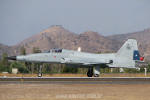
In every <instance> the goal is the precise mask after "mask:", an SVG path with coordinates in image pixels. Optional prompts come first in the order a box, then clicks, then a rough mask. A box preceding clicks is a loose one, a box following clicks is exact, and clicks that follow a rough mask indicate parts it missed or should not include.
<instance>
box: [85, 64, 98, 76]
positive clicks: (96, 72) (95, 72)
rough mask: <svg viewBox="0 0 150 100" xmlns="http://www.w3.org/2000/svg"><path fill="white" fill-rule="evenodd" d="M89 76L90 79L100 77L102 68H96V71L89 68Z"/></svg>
mask: <svg viewBox="0 0 150 100" xmlns="http://www.w3.org/2000/svg"><path fill="white" fill-rule="evenodd" d="M87 76H88V77H92V76H94V77H99V76H100V67H99V66H96V67H95V68H94V69H93V67H90V68H88V72H87Z"/></svg>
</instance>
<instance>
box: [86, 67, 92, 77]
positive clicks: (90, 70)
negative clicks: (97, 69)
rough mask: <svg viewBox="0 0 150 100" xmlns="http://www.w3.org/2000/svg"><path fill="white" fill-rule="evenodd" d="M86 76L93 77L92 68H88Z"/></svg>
mask: <svg viewBox="0 0 150 100" xmlns="http://www.w3.org/2000/svg"><path fill="white" fill-rule="evenodd" d="M87 76H88V77H92V76H93V68H89V69H88V72H87Z"/></svg>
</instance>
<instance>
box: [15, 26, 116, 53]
mask: <svg viewBox="0 0 150 100" xmlns="http://www.w3.org/2000/svg"><path fill="white" fill-rule="evenodd" d="M113 43H114V41H111V40H109V39H107V38H105V37H104V36H101V35H99V34H98V33H97V32H92V31H88V32H84V33H81V34H75V33H72V32H70V31H68V30H66V29H64V28H63V27H62V26H53V27H50V28H48V29H46V30H44V31H42V32H40V33H39V34H36V35H34V36H32V37H30V38H28V39H26V40H24V41H22V42H21V43H19V44H17V45H15V46H13V49H14V50H16V53H19V51H20V48H21V47H22V46H24V47H25V48H26V50H27V52H28V53H31V52H32V49H33V47H38V48H39V49H41V50H42V51H45V50H49V49H52V48H64V49H72V50H77V48H78V47H81V48H82V50H83V51H87V52H112V51H114V50H115V48H116V47H115V46H117V45H114V46H112V44H113ZM115 44H116V43H115Z"/></svg>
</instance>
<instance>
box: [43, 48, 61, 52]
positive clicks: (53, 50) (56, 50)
mask: <svg viewBox="0 0 150 100" xmlns="http://www.w3.org/2000/svg"><path fill="white" fill-rule="evenodd" d="M61 52H62V49H56V48H54V49H51V50H48V51H44V53H61Z"/></svg>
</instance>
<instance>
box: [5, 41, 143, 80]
mask: <svg viewBox="0 0 150 100" xmlns="http://www.w3.org/2000/svg"><path fill="white" fill-rule="evenodd" d="M8 59H9V60H17V61H24V62H40V63H58V64H68V65H75V67H85V68H88V72H87V76H88V77H92V76H94V77H98V76H99V75H100V68H101V66H104V65H105V66H106V67H110V68H113V67H115V68H116V67H117V68H118V67H119V68H121V67H122V68H136V67H139V66H138V64H139V63H142V62H144V61H143V60H144V57H141V56H140V54H139V51H138V46H137V41H136V40H134V39H128V40H127V41H126V42H125V43H124V44H123V46H122V47H121V48H120V49H119V51H118V52H117V53H108V54H93V53H86V52H79V51H73V50H66V49H52V50H50V51H48V52H46V53H37V54H29V55H22V56H12V57H8ZM41 75H42V74H41V71H40V73H39V76H41Z"/></svg>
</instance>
